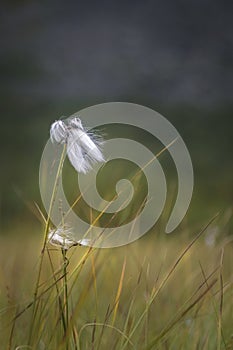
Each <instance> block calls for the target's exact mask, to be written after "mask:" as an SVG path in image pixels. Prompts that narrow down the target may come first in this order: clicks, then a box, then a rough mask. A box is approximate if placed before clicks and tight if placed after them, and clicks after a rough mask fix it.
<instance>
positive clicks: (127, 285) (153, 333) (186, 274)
mask: <svg viewBox="0 0 233 350" xmlns="http://www.w3.org/2000/svg"><path fill="white" fill-rule="evenodd" d="M230 216H231V210H228V212H227V213H225V214H224V213H223V214H220V215H219V216H218V217H216V218H215V219H214V220H213V222H212V223H210V224H209V226H208V227H207V228H205V224H204V225H202V227H200V228H199V230H196V231H195V232H193V231H192V229H191V228H190V227H185V226H184V227H182V228H181V229H179V230H177V232H176V233H174V234H170V235H165V234H163V233H160V232H157V231H156V230H154V231H153V232H151V233H150V234H148V235H146V236H144V237H143V238H142V239H139V240H137V241H136V242H134V243H131V244H129V245H126V246H123V247H119V248H111V249H89V248H85V247H81V246H78V247H72V248H70V250H69V251H68V253H67V261H66V262H68V264H66V263H65V260H64V256H63V255H62V252H61V249H59V248H55V247H53V246H51V245H47V248H46V250H45V252H44V255H43V262H42V270H41V274H40V281H39V285H38V288H37V290H36V294H35V286H36V281H37V278H38V270H39V265H40V261H41V249H42V245H43V228H42V227H39V226H38V225H32V227H28V226H25V227H23V226H22V225H23V224H22V225H20V223H19V225H18V226H17V228H15V229H14V230H12V232H11V233H10V234H8V235H7V236H2V237H1V239H0V240H1V241H0V261H1V264H0V266H1V270H0V327H1V328H0V332H1V333H0V339H1V349H39V350H42V349H51V350H52V349H80V350H83V349H93V350H94V349H96V350H97V349H103V350H105V349H106V350H107V349H138V350H139V349H145V350H146V349H148V350H149V349H177V350H178V349H187V350H189V349H208V350H209V349H232V348H233V330H232V324H233V312H232V298H233V291H232V290H233V289H232V282H233V273H232V266H233V242H232V241H231V239H229V236H228V221H229V218H230ZM208 221H210V220H207V221H206V224H208ZM202 229H204V231H203V232H202V233H201V234H200V235H199V237H198V238H195V237H197V235H198V234H199V232H201V230H202ZM64 264H66V268H65V270H64ZM64 272H65V274H64ZM64 281H65V283H64ZM65 289H67V290H66V292H65Z"/></svg>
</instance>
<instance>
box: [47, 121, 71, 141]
mask: <svg viewBox="0 0 233 350" xmlns="http://www.w3.org/2000/svg"><path fill="white" fill-rule="evenodd" d="M50 139H51V141H52V142H53V143H54V142H57V143H65V142H66V139H67V126H66V125H65V123H64V122H63V121H62V120H57V121H55V122H54V123H53V124H52V125H51V128H50Z"/></svg>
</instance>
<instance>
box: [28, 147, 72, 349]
mask: <svg viewBox="0 0 233 350" xmlns="http://www.w3.org/2000/svg"><path fill="white" fill-rule="evenodd" d="M65 154H66V145H64V147H63V151H62V155H61V159H60V162H59V165H58V170H57V174H56V178H55V183H54V187H53V192H52V197H51V200H50V206H49V211H48V216H47V220H46V225H45V231H44V241H43V246H42V251H41V254H40V262H39V270H38V275H37V280H36V285H35V291H34V298H33V304H32V308H33V309H32V319H31V322H30V329H29V337H28V344H29V345H30V344H31V340H32V333H33V328H34V322H35V318H36V314H37V306H36V304H37V303H36V301H37V296H38V289H39V284H40V277H41V272H42V264H43V259H44V253H45V247H46V244H47V237H48V232H49V225H50V216H51V213H52V209H53V204H54V200H55V196H56V192H57V186H58V181H59V179H60V175H61V172H62V167H63V163H64V159H65Z"/></svg>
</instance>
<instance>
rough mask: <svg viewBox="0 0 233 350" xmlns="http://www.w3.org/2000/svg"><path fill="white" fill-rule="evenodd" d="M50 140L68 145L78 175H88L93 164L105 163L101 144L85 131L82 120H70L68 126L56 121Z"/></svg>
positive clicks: (52, 126) (70, 157)
mask: <svg viewBox="0 0 233 350" xmlns="http://www.w3.org/2000/svg"><path fill="white" fill-rule="evenodd" d="M50 138H51V141H52V142H53V143H54V142H57V143H67V155H68V158H69V160H70V162H71V164H72V165H73V167H74V168H75V170H76V171H77V172H78V173H84V174H86V173H87V172H88V171H89V170H91V168H92V165H93V163H98V162H105V160H104V157H103V154H102V151H101V149H100V144H101V142H100V141H99V140H98V139H97V137H96V135H95V134H91V133H88V132H87V131H86V130H85V129H84V127H83V125H82V122H81V120H80V118H72V119H70V120H68V122H67V125H66V124H65V123H64V122H63V121H61V120H58V121H55V122H54V123H53V124H52V125H51V128H50Z"/></svg>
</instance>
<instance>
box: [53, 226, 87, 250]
mask: <svg viewBox="0 0 233 350" xmlns="http://www.w3.org/2000/svg"><path fill="white" fill-rule="evenodd" d="M48 242H49V243H50V244H52V245H53V246H55V247H58V248H62V249H64V250H68V249H70V248H71V247H74V246H77V245H79V246H88V245H89V243H90V240H89V239H87V238H83V239H79V240H76V239H74V237H73V235H72V232H71V229H70V228H64V227H58V228H56V229H51V230H50V231H49V234H48Z"/></svg>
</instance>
